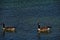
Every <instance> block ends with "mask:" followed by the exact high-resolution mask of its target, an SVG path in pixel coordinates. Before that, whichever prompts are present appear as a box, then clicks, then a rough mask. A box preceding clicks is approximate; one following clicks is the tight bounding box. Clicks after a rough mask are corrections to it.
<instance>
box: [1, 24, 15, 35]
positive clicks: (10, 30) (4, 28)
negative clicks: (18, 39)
mask: <svg viewBox="0 0 60 40" xmlns="http://www.w3.org/2000/svg"><path fill="white" fill-rule="evenodd" d="M2 30H3V36H5V32H16V27H13V26H10V27H5V24H4V23H3V28H2Z"/></svg>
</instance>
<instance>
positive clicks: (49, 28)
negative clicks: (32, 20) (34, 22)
mask: <svg viewBox="0 0 60 40" xmlns="http://www.w3.org/2000/svg"><path fill="white" fill-rule="evenodd" d="M37 30H38V33H45V32H49V31H50V30H51V27H50V26H43V27H40V24H39V23H38V29H37Z"/></svg>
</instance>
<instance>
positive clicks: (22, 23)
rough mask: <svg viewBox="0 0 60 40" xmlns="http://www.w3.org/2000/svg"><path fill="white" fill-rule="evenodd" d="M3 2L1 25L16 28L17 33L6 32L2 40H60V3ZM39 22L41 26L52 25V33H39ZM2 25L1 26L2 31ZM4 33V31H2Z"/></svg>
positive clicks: (6, 0)
mask: <svg viewBox="0 0 60 40" xmlns="http://www.w3.org/2000/svg"><path fill="white" fill-rule="evenodd" d="M20 2H21V1H16V0H15V1H14V0H11V1H8V0H5V1H1V4H0V23H2V22H4V23H5V24H6V26H15V27H16V33H8V32H6V34H5V37H4V38H3V37H2V35H1V34H0V40H59V39H60V24H59V23H60V5H59V4H60V1H57V0H55V1H53V0H51V1H50V0H49V1H48V0H46V1H36V0H35V1H34V2H33V1H32V2H31V1H22V3H20ZM37 22H40V24H41V26H45V25H50V26H51V27H52V29H51V30H52V32H51V33H48V34H40V35H39V34H38V33H37ZM1 29H2V25H0V30H1ZM0 33H2V30H1V31H0Z"/></svg>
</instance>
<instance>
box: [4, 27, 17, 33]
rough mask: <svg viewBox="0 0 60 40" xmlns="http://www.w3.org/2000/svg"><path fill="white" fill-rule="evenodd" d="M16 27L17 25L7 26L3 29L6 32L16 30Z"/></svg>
mask: <svg viewBox="0 0 60 40" xmlns="http://www.w3.org/2000/svg"><path fill="white" fill-rule="evenodd" d="M15 30H16V28H15V27H5V28H3V31H5V32H15Z"/></svg>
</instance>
